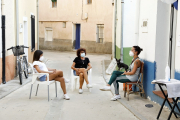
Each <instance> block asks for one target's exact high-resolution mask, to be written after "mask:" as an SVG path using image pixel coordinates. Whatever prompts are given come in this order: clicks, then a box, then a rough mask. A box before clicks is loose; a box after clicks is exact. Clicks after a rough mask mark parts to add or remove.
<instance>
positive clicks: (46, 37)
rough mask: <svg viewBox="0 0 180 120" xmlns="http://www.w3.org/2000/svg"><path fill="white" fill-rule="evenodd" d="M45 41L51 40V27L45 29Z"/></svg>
mask: <svg viewBox="0 0 180 120" xmlns="http://www.w3.org/2000/svg"><path fill="white" fill-rule="evenodd" d="M45 41H53V29H52V28H49V27H47V28H46V31H45Z"/></svg>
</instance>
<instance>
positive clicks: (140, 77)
mask: <svg viewBox="0 0 180 120" xmlns="http://www.w3.org/2000/svg"><path fill="white" fill-rule="evenodd" d="M143 70H144V62H141V70H140V75H139V79H138V82H139V81H140V80H141V83H143Z"/></svg>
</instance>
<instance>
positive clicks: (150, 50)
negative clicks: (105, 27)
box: [113, 0, 180, 106]
mask: <svg viewBox="0 0 180 120" xmlns="http://www.w3.org/2000/svg"><path fill="white" fill-rule="evenodd" d="M115 3H116V4H115V6H117V7H115V8H118V9H114V11H117V12H116V14H114V18H122V19H121V20H118V21H115V20H114V24H113V25H114V26H113V28H116V31H114V32H113V33H114V34H115V35H114V36H116V38H114V37H113V41H114V43H115V44H114V53H113V55H114V57H116V58H123V62H124V63H126V64H128V65H129V64H130V61H131V60H132V57H130V56H129V51H130V48H131V47H132V46H134V45H139V46H140V47H141V48H143V51H142V52H141V54H140V58H141V60H142V61H143V62H144V65H145V66H144V89H145V92H146V96H147V98H149V99H150V100H152V101H155V102H156V103H159V104H162V98H160V97H159V96H157V95H155V94H154V93H153V91H159V90H160V89H159V87H158V86H156V85H153V84H151V82H152V81H153V80H158V79H165V68H166V65H167V64H168V65H169V66H171V78H175V79H178V80H180V61H179V58H180V55H179V54H178V52H179V51H180V48H179V47H180V44H179V43H180V41H179V39H180V38H179V37H180V35H179V30H180V26H179V24H180V13H179V12H178V10H176V9H174V12H173V13H174V20H173V30H172V29H171V28H170V26H171V15H172V8H171V5H170V4H166V3H164V2H162V1H161V0H133V1H132V0H122V1H118V0H115ZM178 4H179V5H180V3H178ZM120 16H123V17H120ZM115 22H116V23H115ZM114 30H115V29H114ZM172 31H173V37H172V53H170V52H169V51H170V49H171V48H170V46H171V42H170V37H171V36H170V34H171V32H172ZM118 33H121V35H118ZM121 54H122V56H121ZM170 58H171V62H170ZM167 106H168V105H167Z"/></svg>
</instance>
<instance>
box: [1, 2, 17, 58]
mask: <svg viewBox="0 0 180 120" xmlns="http://www.w3.org/2000/svg"><path fill="white" fill-rule="evenodd" d="M14 4H15V0H13V1H12V0H4V4H3V14H4V15H5V16H6V49H8V48H10V47H12V46H14V45H15V11H14V10H15V6H14ZM12 54H13V53H12V50H9V51H7V52H6V56H9V55H12Z"/></svg>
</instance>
